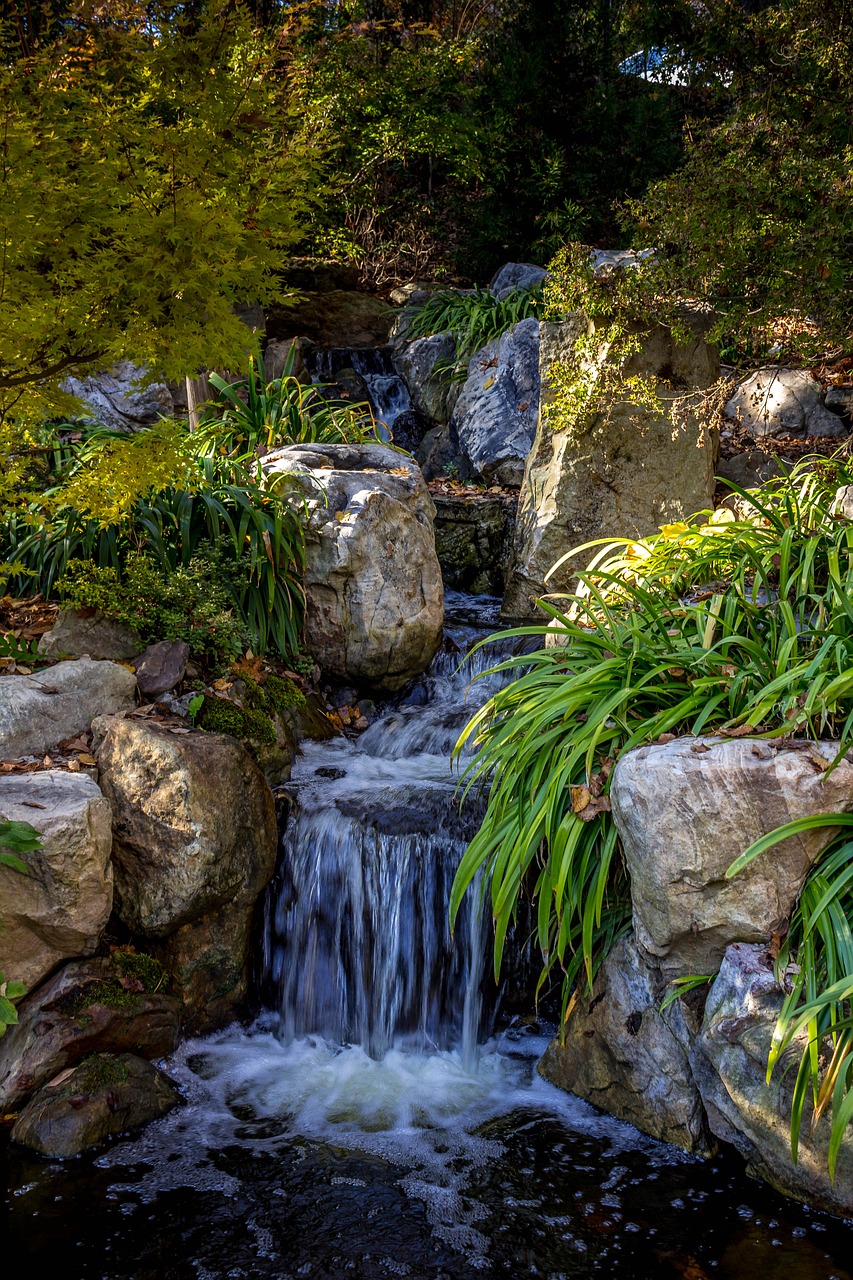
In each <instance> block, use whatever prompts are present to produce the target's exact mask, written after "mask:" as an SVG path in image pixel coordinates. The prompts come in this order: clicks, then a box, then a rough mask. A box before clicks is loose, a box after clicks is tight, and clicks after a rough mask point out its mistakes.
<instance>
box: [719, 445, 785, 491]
mask: <svg viewBox="0 0 853 1280" xmlns="http://www.w3.org/2000/svg"><path fill="white" fill-rule="evenodd" d="M717 475H718V476H719V477H720V479H721V480H731V481H732V482H733V483H734V484H736V485H737V486H738V488H739V489H755V488H757V487H758V486H759V485H762V484H764V483H765V481H767V480H775V479H776V477H777V476H781V475H782V467H781V466H780V465H779V461H778V459H777V458H774V457H773V456H772V455H770V454H766V453H762V452H761V450H760V449H751V450H748V451H747V452H746V453H736V454H733V455H732V457H730V458H721V459H720V461H719V462H718V463H717ZM726 505H728V504H726Z"/></svg>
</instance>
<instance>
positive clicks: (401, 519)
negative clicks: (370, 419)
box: [263, 444, 444, 691]
mask: <svg viewBox="0 0 853 1280" xmlns="http://www.w3.org/2000/svg"><path fill="white" fill-rule="evenodd" d="M263 468H264V472H265V475H266V477H267V483H268V484H270V485H274V486H275V487H276V489H277V490H278V491H279V492H290V493H292V494H293V495H294V499H295V500H298V501H303V500H304V503H305V504H306V506H307V510H308V523H307V533H306V548H305V574H304V584H305V594H306V614H305V647H306V650H307V651H308V652H309V653H311V654H312V656H313V657H314V658H315V660H316V661H317V663H318V664H319V666H320V667H321V669H322V671H323V672H324V674H325V675H326V676H327V677H330V678H333V679H339V680H343V681H347V682H349V683H352V684H355V685H357V686H368V687H371V688H375V689H380V690H385V691H393V690H396V689H401V688H402V687H403V686H404V685H405V684H407V683H408V681H409V680H411V679H413V678H414V677H415V676H418V675H420V674H421V673H422V672H423V671H425V670H426V668H427V667H428V666H429V664H430V661H431V660H432V657H433V655H434V654H435V652H436V650H437V648H438V646H439V643H440V641H441V633H442V627H443V625H444V589H443V584H442V580H441V568H440V566H439V563H438V559H437V557H436V553H435V535H434V532H433V518H434V515H435V507H434V505H433V501H432V498H431V497H430V495H429V492H428V490H427V487H426V484H425V482H424V478H423V476H422V474H421V471H420V469H419V467H418V465H417V463H415V462H414V461H413V460H412V459H410V458H407V457H406V456H405V455H404V454H402V453H399V452H397V451H395V450H393V449H389V448H387V447H386V446H384V445H376V444H370V445H357V446H356V445H346V444H332V445H319V444H318V445H314V444H312V445H289V446H288V447H287V448H284V449H277V450H275V451H274V452H273V453H270V454H268V455H267V456H266V457H265V458H264V460H263Z"/></svg>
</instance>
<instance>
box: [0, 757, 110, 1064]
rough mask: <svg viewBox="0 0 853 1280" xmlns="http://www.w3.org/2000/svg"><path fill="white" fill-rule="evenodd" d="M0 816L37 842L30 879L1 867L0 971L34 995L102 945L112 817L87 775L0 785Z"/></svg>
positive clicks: (18, 777) (54, 774)
mask: <svg viewBox="0 0 853 1280" xmlns="http://www.w3.org/2000/svg"><path fill="white" fill-rule="evenodd" d="M0 816H2V817H4V818H8V819H12V820H14V821H17V822H28V823H30V825H31V826H33V827H34V828H35V830H36V831H37V832H38V833H39V836H40V837H41V841H42V848H41V849H38V850H37V851H36V852H34V853H29V854H27V855H26V859H25V861H26V865H27V867H28V869H29V874H28V875H20V874H19V873H18V872H17V871H13V870H11V869H10V868H8V867H0V971H2V972H3V973H5V975H6V977H7V978H10V979H11V978H14V979H15V980H16V981H20V982H25V983H26V984H27V986H28V987H33V986H35V985H36V984H37V983H38V982H41V980H42V978H44V977H45V976H46V975H47V974H48V973H50V971H51V970H52V969H53V968H55V966H56V965H57V964H59V963H60V962H61V961H63V960H68V959H70V958H71V957H73V956H86V955H91V954H92V952H93V951H95V949H96V948H97V946H98V943H99V942H100V940H101V935H102V933H103V931H104V928H105V927H106V923H107V921H108V920H109V917H110V910H111V908H112V902H113V872H112V866H111V865H110V847H111V845H112V831H111V819H112V815H111V813H110V806H109V804H108V803H107V801H106V800H105V799H104V797H103V795H102V794H101V790H100V788H99V787H98V785H97V783H96V782H93V781H92V779H91V778H90V777H88V776H87V775H86V774H84V773H66V772H65V771H60V770H46V771H45V772H43V773H29V774H7V775H5V776H2V777H0ZM0 1043H2V1042H0Z"/></svg>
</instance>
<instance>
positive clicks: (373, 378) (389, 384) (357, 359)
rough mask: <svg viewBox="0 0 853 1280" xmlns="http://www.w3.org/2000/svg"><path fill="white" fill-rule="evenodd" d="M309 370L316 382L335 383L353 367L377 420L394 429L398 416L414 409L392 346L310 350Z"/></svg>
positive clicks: (389, 428) (390, 429)
mask: <svg viewBox="0 0 853 1280" xmlns="http://www.w3.org/2000/svg"><path fill="white" fill-rule="evenodd" d="M309 368H310V373H311V376H312V378H313V379H314V381H315V382H326V383H334V382H335V380H336V378H337V376H338V375H339V374H340V373H341V372H342V371H343V370H344V369H353V370H354V371H355V372H356V373H357V374H358V375H359V377H360V378H361V379H362V380H363V381H364V384H365V386H366V387H367V393H368V396H369V397H370V403H371V405H372V407H373V412H374V414H375V415H376V419H377V421H378V422H381V423H384V424H385V426H386V427H387V428H388V430H389V431H391V432H393V430H394V423H395V422H396V420H397V418H398V417H399V416H400V415H401V414H403V413H408V412H409V411H410V410H411V408H412V400H411V396H410V395H409V389H408V387H407V386H406V384H405V382H404V381H403V379H402V378H401V377H400V375H399V374H398V373H397V370H396V369H395V368H394V362H393V360H392V356H391V348H390V347H371V348H366V349H364V350H362V349H360V348H357V347H326V348H322V347H318V348H317V349H316V350H315V351H313V352H312V353H311V358H310V365H309Z"/></svg>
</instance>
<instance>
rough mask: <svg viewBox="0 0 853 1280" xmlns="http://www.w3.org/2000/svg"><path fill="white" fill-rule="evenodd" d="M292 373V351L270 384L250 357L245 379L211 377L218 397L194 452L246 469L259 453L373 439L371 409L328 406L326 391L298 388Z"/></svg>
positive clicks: (335, 403)
mask: <svg viewBox="0 0 853 1280" xmlns="http://www.w3.org/2000/svg"><path fill="white" fill-rule="evenodd" d="M293 367H294V348H293V345H291V348H290V351H289V352H288V355H287V357H286V362H285V368H284V372H283V374H282V376H281V377H280V378H274V379H273V380H272V382H267V383H264V382H263V379H262V377H261V371H262V366H261V363H260V361H259V360H258V359H257V358H256V357H254V356H253V357H251V358H250V361H249V373H248V376H247V377H246V378H245V379H239V380H238V381H236V382H226V381H225V379H224V378H222V377H220V375H219V374H216V373H212V374H210V383H211V385H212V386H213V387H214V388H215V390H216V397H215V401H214V403H213V404H212V405H210V406H209V407H208V409H207V410H206V412H205V415H204V418H203V420H202V422H201V424H200V426H199V429H198V432H197V433H196V441H195V443H196V447H197V448H199V449H200V450H201V451H202V452H205V453H213V454H216V453H222V452H226V453H228V454H230V455H231V456H232V457H235V458H237V459H239V460H240V461H241V462H242V463H247V462H249V461H251V460H252V459H253V458H254V457H256V456H257V454H258V450H259V449H263V450H264V451H266V450H269V449H276V448H278V447H279V446H281V445H287V444H343V443H347V442H351V443H354V444H360V443H363V442H364V441H365V440H367V439H374V440H375V439H377V434H376V424H375V422H374V419H373V410H372V408H371V407H370V405H369V404H366V403H365V404H357V405H350V404H343V403H341V401H340V400H337V401H334V400H330V399H329V398H328V388H327V387H325V386H323V385H320V384H318V385H313V384H311V385H307V386H306V385H305V384H303V383H301V382H299V380H298V379H297V378H295V377H294V376H293Z"/></svg>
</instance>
